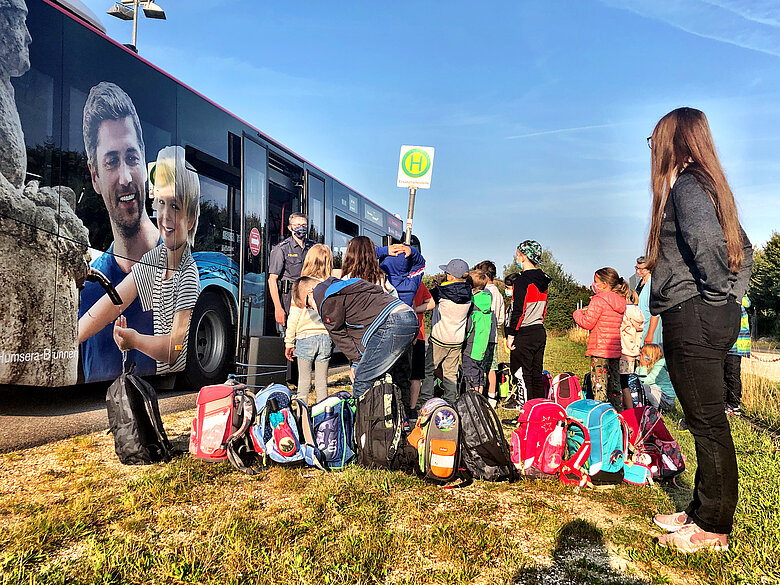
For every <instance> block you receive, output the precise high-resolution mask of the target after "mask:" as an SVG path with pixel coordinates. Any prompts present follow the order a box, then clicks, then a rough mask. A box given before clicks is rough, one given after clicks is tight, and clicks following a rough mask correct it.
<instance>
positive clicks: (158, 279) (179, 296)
mask: <svg viewBox="0 0 780 585" xmlns="http://www.w3.org/2000/svg"><path fill="white" fill-rule="evenodd" d="M167 253H168V249H167V248H166V247H165V246H164V245H163V244H160V245H159V246H157V247H156V248H153V249H151V250H149V251H148V252H147V253H146V254H144V255H143V256H142V257H141V261H140V262H138V263H137V264H135V265H133V268H132V269H131V270H132V273H133V277H134V278H135V284H136V287H137V288H138V298H139V299H140V301H141V308H142V309H143V310H145V311H149V310H152V311H153V314H154V334H155V335H168V334H169V333H170V332H171V330H172V329H173V318H174V315H175V314H176V313H178V312H179V311H186V310H189V309H192V308H194V307H195V303H197V302H198V295H200V279H199V278H198V267H197V266H196V265H195V260H193V258H192V254H190V246H189V244H188V245H187V247H186V248H185V249H184V254H182V257H181V260H180V261H179V265H178V266H177V267H176V271H175V272H174V274H173V276H171V278H168V279H167V280H164V276H165V272H166V271H167V265H168V264H167ZM188 337H189V325H188V326H187V332H186V333H185V335H184V341H182V350H181V351H180V352H179V356H178V357H177V358H176V361H175V362H174V363H173V364H169V363H167V362H157V373H158V374H167V373H170V372H180V371H182V370H183V369H184V366H185V365H186V362H187V339H188Z"/></svg>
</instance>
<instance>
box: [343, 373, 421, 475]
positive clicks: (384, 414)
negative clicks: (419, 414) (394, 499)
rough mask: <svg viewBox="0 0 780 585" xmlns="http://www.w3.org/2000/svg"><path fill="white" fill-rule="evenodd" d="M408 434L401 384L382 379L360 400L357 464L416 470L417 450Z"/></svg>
mask: <svg viewBox="0 0 780 585" xmlns="http://www.w3.org/2000/svg"><path fill="white" fill-rule="evenodd" d="M406 436H407V433H406V432H405V431H404V427H403V405H402V403H401V394H400V392H399V390H398V387H397V386H396V385H395V384H393V383H392V382H390V381H389V380H387V379H384V378H380V379H379V380H377V381H376V382H374V385H373V386H372V387H371V388H369V389H368V390H367V391H366V393H365V394H363V395H362V396H361V397H360V398H358V400H357V410H356V412H355V444H356V446H357V459H356V463H357V464H358V465H362V466H363V467H368V468H370V469H395V470H398V469H401V470H405V471H410V470H412V469H413V468H414V465H415V459H416V458H417V453H416V451H415V450H414V449H413V448H412V447H411V446H410V445H409V443H408V442H407V440H406Z"/></svg>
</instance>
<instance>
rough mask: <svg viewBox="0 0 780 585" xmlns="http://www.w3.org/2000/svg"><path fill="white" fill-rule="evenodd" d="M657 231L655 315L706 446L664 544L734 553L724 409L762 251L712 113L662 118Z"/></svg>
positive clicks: (733, 482)
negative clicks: (726, 372) (726, 168)
mask: <svg viewBox="0 0 780 585" xmlns="http://www.w3.org/2000/svg"><path fill="white" fill-rule="evenodd" d="M648 145H649V146H650V149H651V150H652V157H651V159H652V165H651V183H652V190H653V203H652V212H651V219H650V232H649V234H648V238H647V252H646V258H647V268H649V269H650V270H651V271H652V275H653V276H652V280H651V292H650V312H651V313H652V314H653V315H660V316H661V320H662V321H663V324H664V330H663V340H664V352H665V354H666V364H667V366H668V369H669V376H670V378H671V381H672V385H673V386H674V388H675V390H676V391H677V398H678V399H679V400H680V405H681V406H682V409H683V413H684V414H685V421H686V423H687V425H688V428H689V429H690V431H691V434H692V435H693V438H694V442H695V446H696V459H697V469H696V477H695V480H694V490H693V501H692V502H691V503H690V504H689V505H688V507H687V508H686V509H685V511H683V512H678V513H676V514H664V515H662V514H657V515H656V516H655V517H654V518H653V520H654V522H655V523H656V524H657V525H658V526H660V527H661V528H663V529H665V530H667V531H669V532H670V534H666V535H664V536H662V537H660V538H659V539H658V541H659V544H661V545H662V546H672V547H675V548H677V549H679V550H681V551H684V552H695V551H698V550H702V549H709V550H726V549H727V548H728V536H727V535H728V534H729V533H730V532H731V529H732V525H733V521H734V511H735V509H736V506H737V499H738V493H737V490H738V477H737V459H736V454H735V452H734V443H733V441H732V438H731V429H730V427H729V423H728V421H727V420H726V414H725V412H724V407H723V392H724V383H723V365H724V359H725V357H726V352H727V351H728V350H729V348H730V347H731V346H732V345H733V343H734V340H735V339H736V338H737V333H738V332H739V321H740V310H739V305H738V304H737V300H739V299H741V298H742V297H743V296H744V294H745V292H746V291H747V286H748V280H749V278H750V269H751V267H752V264H753V249H752V246H751V244H750V241H749V240H748V238H747V235H746V234H745V232H744V230H743V229H742V226H741V225H740V223H739V216H738V213H737V206H736V203H735V201H734V195H733V194H732V192H731V188H730V187H729V184H728V181H727V180H726V175H725V173H724V172H723V168H722V167H721V165H720V162H719V161H718V155H717V152H716V150H715V145H714V143H713V140H712V135H711V133H710V128H709V124H708V122H707V118H706V116H705V115H704V113H703V112H701V111H699V110H695V109H693V108H679V109H676V110H674V111H672V112H670V113H668V114H667V115H666V116H664V117H663V118H661V120H660V121H659V122H658V124H656V126H655V129H654V130H653V134H652V136H651V137H649V138H648Z"/></svg>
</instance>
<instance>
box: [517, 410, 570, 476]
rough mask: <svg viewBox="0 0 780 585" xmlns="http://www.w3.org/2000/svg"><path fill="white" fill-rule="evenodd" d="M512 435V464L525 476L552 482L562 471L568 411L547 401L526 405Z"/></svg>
mask: <svg viewBox="0 0 780 585" xmlns="http://www.w3.org/2000/svg"><path fill="white" fill-rule="evenodd" d="M517 420H518V424H519V426H518V428H517V429H515V430H514V431H512V463H513V465H514V466H515V468H517V470H518V472H519V473H520V475H521V476H525V477H535V478H539V479H541V478H552V477H555V474H556V473H558V470H559V469H560V467H561V463H562V461H563V455H564V447H565V443H566V425H567V419H566V411H565V410H564V409H563V407H562V406H561V405H560V404H557V403H555V402H553V401H552V400H548V399H546V398H533V399H531V400H529V401H528V402H526V403H525V404H524V405H523V408H522V409H520V414H519V415H518V417H517Z"/></svg>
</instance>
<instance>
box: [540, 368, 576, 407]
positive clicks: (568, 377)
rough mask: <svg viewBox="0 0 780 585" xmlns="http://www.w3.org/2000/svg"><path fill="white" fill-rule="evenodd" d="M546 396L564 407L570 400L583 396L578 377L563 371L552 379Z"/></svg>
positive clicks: (573, 400) (574, 400)
mask: <svg viewBox="0 0 780 585" xmlns="http://www.w3.org/2000/svg"><path fill="white" fill-rule="evenodd" d="M547 397H548V398H549V399H550V400H552V401H553V402H557V403H558V404H560V405H561V406H562V407H563V408H564V409H565V408H567V407H568V406H569V405H570V404H571V403H572V402H576V401H577V400H582V399H583V398H585V396H584V394H583V393H582V387H581V386H580V379H579V377H578V376H577V375H576V374H574V373H572V372H563V373H562V374H558V375H557V376H555V377H554V378H553V379H552V383H551V385H550V391H549V394H548V396H547Z"/></svg>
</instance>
